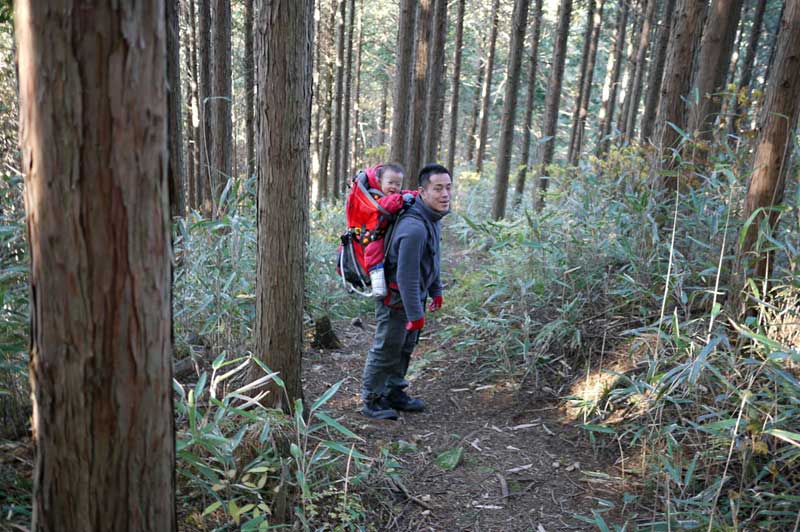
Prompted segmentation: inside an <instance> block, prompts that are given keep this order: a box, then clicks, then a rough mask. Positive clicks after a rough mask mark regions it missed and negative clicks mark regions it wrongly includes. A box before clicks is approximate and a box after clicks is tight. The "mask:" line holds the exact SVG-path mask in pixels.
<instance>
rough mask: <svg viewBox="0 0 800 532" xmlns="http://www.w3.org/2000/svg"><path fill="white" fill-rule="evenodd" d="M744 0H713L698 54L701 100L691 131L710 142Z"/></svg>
mask: <svg viewBox="0 0 800 532" xmlns="http://www.w3.org/2000/svg"><path fill="white" fill-rule="evenodd" d="M741 12H742V0H712V2H711V7H710V11H709V13H708V16H707V17H706V24H705V28H704V29H703V40H702V41H701V43H700V52H699V54H698V56H697V61H698V65H697V75H696V76H695V80H694V89H695V91H696V93H697V95H698V101H697V102H696V103H695V105H693V106H692V108H691V111H690V119H689V131H690V132H691V133H694V134H698V135H699V137H700V138H702V139H704V140H706V141H709V140H711V137H712V128H713V126H714V120H715V119H716V116H717V113H719V109H720V105H721V104H720V101H721V97H720V95H719V93H720V92H721V91H722V90H724V85H725V81H726V79H725V78H726V77H727V74H728V67H729V65H730V63H731V54H732V52H733V43H734V41H735V39H736V28H737V27H738V25H739V16H740V14H741Z"/></svg>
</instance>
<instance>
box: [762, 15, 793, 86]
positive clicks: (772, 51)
mask: <svg viewBox="0 0 800 532" xmlns="http://www.w3.org/2000/svg"><path fill="white" fill-rule="evenodd" d="M787 1H788V0H784V1H782V2H781V12H780V15H778V18H777V22H776V23H775V31H773V32H772V42H771V43H770V46H769V59H767V68H766V70H765V71H764V84H765V86H766V83H767V80H768V79H769V76H770V69H771V68H772V63H773V62H774V60H775V50H776V49H777V44H778V34H779V33H780V29H781V20H783V12H784V10H785V9H786V2H787Z"/></svg>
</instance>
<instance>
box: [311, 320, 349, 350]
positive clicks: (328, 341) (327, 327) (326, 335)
mask: <svg viewBox="0 0 800 532" xmlns="http://www.w3.org/2000/svg"><path fill="white" fill-rule="evenodd" d="M311 347H315V348H324V349H339V348H340V347H342V344H341V342H339V339H338V338H337V337H336V333H335V332H333V326H332V325H331V319H330V318H329V317H328V316H322V317H320V318H317V319H316V320H314V340H313V341H312V342H311Z"/></svg>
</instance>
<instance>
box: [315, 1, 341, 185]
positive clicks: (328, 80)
mask: <svg viewBox="0 0 800 532" xmlns="http://www.w3.org/2000/svg"><path fill="white" fill-rule="evenodd" d="M337 13H338V10H337V9H336V5H335V4H331V14H330V18H329V19H328V26H327V30H326V31H325V35H326V37H327V38H326V39H325V44H326V49H327V50H328V52H332V51H333V48H334V35H335V26H336V15H337ZM317 46H322V40H320V41H319V43H318V44H317ZM332 55H333V54H331V53H329V54H327V55H326V60H325V102H324V104H323V106H322V108H323V109H325V131H324V133H323V134H322V139H321V140H320V144H321V147H320V157H319V184H318V186H319V193H318V194H317V199H318V200H322V199H325V200H327V199H328V197H329V191H330V186H329V183H330V179H328V176H329V169H328V166H329V165H328V163H329V161H330V154H331V146H332V143H333V139H332V138H331V135H332V132H333V115H334V113H335V108H334V106H335V102H334V97H333V90H334V85H333V84H334V77H333V76H334V65H333V61H331V60H330V57H331V56H332Z"/></svg>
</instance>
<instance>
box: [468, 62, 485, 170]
mask: <svg viewBox="0 0 800 532" xmlns="http://www.w3.org/2000/svg"><path fill="white" fill-rule="evenodd" d="M485 70H486V64H485V63H484V65H483V67H482V68H481V67H480V66H479V68H478V83H477V84H476V85H475V92H474V95H473V99H472V118H471V120H470V123H469V124H470V125H469V135H468V136H467V161H469V162H472V160H473V159H474V158H475V145H476V144H477V139H476V136H477V131H478V114H479V112H480V108H481V87H482V86H483V76H484V73H485Z"/></svg>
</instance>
